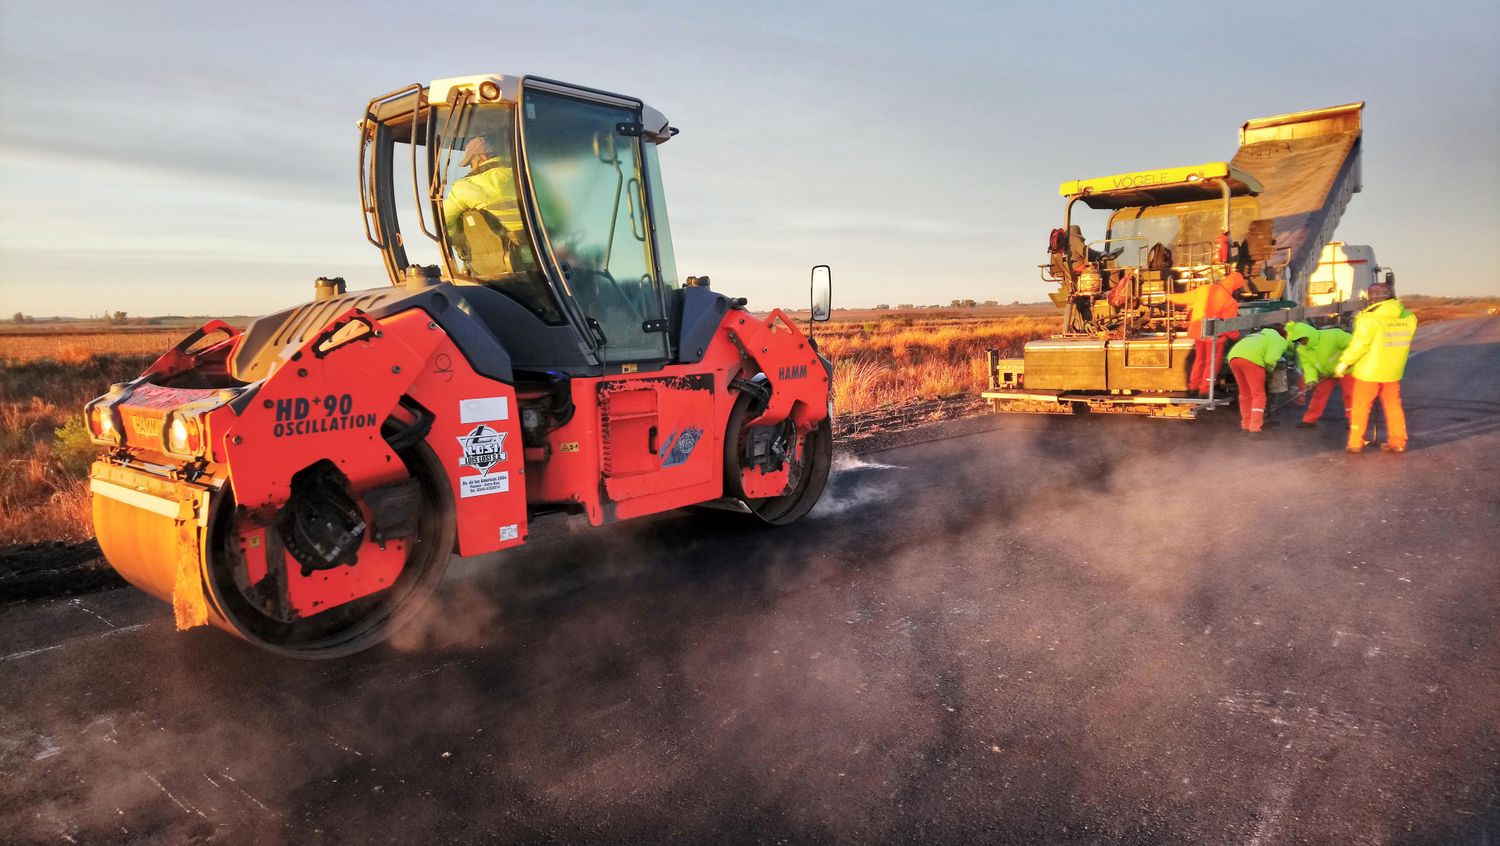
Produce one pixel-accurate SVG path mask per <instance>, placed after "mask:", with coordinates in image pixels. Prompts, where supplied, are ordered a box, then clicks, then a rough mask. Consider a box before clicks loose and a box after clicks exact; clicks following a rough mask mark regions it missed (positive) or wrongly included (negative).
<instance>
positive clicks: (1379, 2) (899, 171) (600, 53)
mask: <svg viewBox="0 0 1500 846" xmlns="http://www.w3.org/2000/svg"><path fill="white" fill-rule="evenodd" d="M482 73H506V74H537V75H542V76H549V77H554V78H558V79H564V80H567V81H570V82H575V83H579V84H583V85H589V86H593V87H599V88H607V89H610V90H614V91H620V92H624V93H628V94H632V95H634V96H637V97H640V98H642V99H644V100H646V101H647V102H649V103H651V104H652V105H654V106H656V107H657V108H658V109H660V110H661V111H663V112H664V113H665V114H667V116H668V117H669V118H670V119H671V120H672V122H673V124H674V125H676V126H678V127H680V128H681V130H682V133H681V134H680V135H679V136H678V137H677V138H675V139H673V140H672V141H671V142H669V143H667V144H666V145H665V146H663V147H662V149H661V159H662V167H663V171H664V174H665V179H666V195H667V201H668V204H669V206H670V209H671V212H670V214H671V221H672V230H673V236H674V239H675V248H676V254H677V265H678V268H679V270H680V271H681V272H682V274H683V275H689V274H693V275H708V276H710V277H711V278H712V279H713V280H714V281H713V285H714V288H715V289H716V290H719V291H721V292H723V293H726V294H732V295H736V296H744V297H747V298H749V300H750V304H751V306H752V307H762V308H764V307H770V306H785V305H794V304H798V303H804V302H805V301H806V290H807V279H808V269H809V268H810V267H811V266H812V265H814V264H819V263H827V264H830V265H832V266H833V273H834V285H835V305H836V306H841V307H861V306H870V305H874V304H877V303H891V304H898V303H907V302H912V303H918V304H921V303H939V302H940V303H946V302H948V301H949V300H951V299H955V298H972V299H977V300H991V299H993V300H999V301H1001V302H1010V301H1013V300H1020V301H1023V302H1034V301H1039V300H1042V299H1044V298H1045V295H1046V293H1047V291H1048V290H1049V289H1050V287H1051V286H1049V285H1047V284H1046V283H1044V282H1042V281H1041V280H1040V278H1039V276H1038V270H1037V265H1039V264H1040V263H1042V261H1043V260H1044V259H1045V240H1046V235H1047V232H1048V231H1049V230H1050V229H1051V228H1053V227H1055V226H1058V225H1060V224H1061V219H1062V212H1063V201H1062V199H1061V198H1060V197H1059V196H1058V193H1057V188H1058V184H1059V183H1061V182H1062V181H1064V180H1067V179H1075V178H1080V177H1093V176H1101V175H1105V174H1110V173H1119V172H1124V171H1134V170H1144V169H1150V168H1155V167H1163V166H1172V165H1180V164H1195V163H1198V162H1203V161H1214V160H1227V159H1229V158H1230V157H1231V156H1232V155H1233V154H1234V150H1235V147H1236V133H1237V131H1238V129H1239V126H1240V124H1241V123H1243V122H1244V121H1245V120H1246V119H1248V118H1252V117H1260V116H1265V115H1272V114H1279V113H1284V112H1289V111H1295V110H1300V109H1306V108H1315V107H1321V106H1330V105H1336V104H1341V103H1347V102H1352V101H1356V100H1364V101H1366V103H1367V105H1366V109H1365V136H1364V142H1363V143H1364V162H1363V174H1364V191H1363V193H1361V194H1358V195H1356V196H1355V197H1354V199H1353V201H1352V202H1351V204H1350V207H1349V210H1348V212H1347V213H1346V214H1345V216H1344V219H1343V222H1342V224H1341V225H1340V227H1339V231H1338V236H1339V237H1340V238H1342V239H1343V240H1345V241H1348V242H1350V243H1360V244H1370V245H1373V246H1374V248H1375V253H1376V257H1377V259H1378V260H1379V261H1380V263H1381V264H1384V265H1389V266H1391V267H1393V268H1395V270H1396V274H1397V279H1398V289H1399V290H1400V291H1402V292H1406V293H1426V294H1441V295H1471V296H1472V295H1500V279H1497V276H1496V274H1495V273H1494V272H1493V271H1492V270H1489V269H1487V268H1489V267H1490V266H1491V265H1492V264H1493V260H1492V258H1491V257H1490V255H1489V253H1490V252H1491V251H1492V249H1493V247H1492V245H1493V244H1494V243H1495V241H1496V234H1495V233H1496V232H1497V231H1500V192H1497V189H1500V4H1496V3H1494V2H1493V0H1489V2H1474V3H1471V2H1454V3H1444V4H1440V5H1429V4H1417V3H1411V2H1384V1H1383V0H1374V2H1347V3H1337V2H1316V0H1301V2H1279V0H1263V1H1262V2H1255V3H1243V4H1239V5H1237V6H1227V5H1225V6H1216V5H1215V4H1204V3H1194V2H1186V3H1149V2H1141V3H1132V4H1122V3H1118V2H1116V3H1102V2H1098V3H1096V2H1083V3H1074V4H1067V5H1063V4H1043V3H1028V4H1021V3H1006V2H997V0H989V2H943V1H942V0H930V1H929V2H922V3H911V4H900V5H899V7H898V6H897V5H896V4H878V3H869V4H859V3H844V2H826V3H807V2H779V0H772V1H771V2H756V3H744V4H730V3H722V2H720V3H715V2H706V3H705V2H674V1H664V0H638V2H633V3H628V4H626V3H592V2H572V0H547V2H541V3H530V2H518V3H507V4H501V3H494V2H491V3H470V2H449V3H441V4H429V3H400V4H389V3H381V2H373V0H372V1H371V2H362V3H348V4H342V3H309V2H299V3H279V2H257V3H212V2H197V3H188V2H180V3H171V4H167V3H159V2H149V0H135V2H130V3H120V2H109V3H80V2H68V0H3V2H0V316H6V317H8V316H9V315H10V314H11V313H13V312H16V311H21V312H25V313H28V314H34V315H53V314H65V315H73V316H88V315H94V314H102V313H104V312H106V311H116V310H123V311H127V312H129V313H130V314H132V315H148V314H168V313H172V314H259V313H264V312H268V311H272V310H276V309H278V308H282V307H285V306H288V305H291V304H295V303H296V302H300V301H302V300H305V299H308V298H310V297H311V295H312V283H313V279H314V278H315V277H317V276H323V275H327V276H334V275H337V276H343V277H345V278H346V279H348V280H349V283H350V287H351V288H364V287H374V286H377V285H382V284H386V280H385V273H384V270H383V269H382V266H381V264H380V260H379V256H378V254H377V253H376V251H375V249H374V248H373V247H370V246H369V245H368V244H367V243H366V241H365V239H364V233H363V229H362V227H361V224H360V220H359V211H358V196H357V183H356V180H355V155H356V141H357V133H356V130H355V121H356V120H357V119H358V117H359V115H360V112H361V109H362V108H363V107H364V104H365V102H366V101H367V100H369V99H370V98H371V97H372V96H374V95H376V94H380V93H384V92H386V91H389V90H392V89H395V88H398V87H401V86H403V85H406V84H408V83H411V82H417V81H421V82H429V81H431V80H433V79H441V78H444V77H451V76H462V75H471V74H482ZM1087 222H1088V221H1087V220H1085V223H1086V224H1087ZM1101 223H1102V221H1101Z"/></svg>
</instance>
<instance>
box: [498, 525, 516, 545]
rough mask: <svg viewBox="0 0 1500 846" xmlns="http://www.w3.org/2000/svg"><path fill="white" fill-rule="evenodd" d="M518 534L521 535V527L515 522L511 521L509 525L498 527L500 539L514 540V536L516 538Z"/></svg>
mask: <svg viewBox="0 0 1500 846" xmlns="http://www.w3.org/2000/svg"><path fill="white" fill-rule="evenodd" d="M520 536H521V529H520V527H519V526H517V525H516V524H515V523H511V524H510V525H509V526H501V527H500V540H503V541H508V540H515V539H516V538H518V537H520Z"/></svg>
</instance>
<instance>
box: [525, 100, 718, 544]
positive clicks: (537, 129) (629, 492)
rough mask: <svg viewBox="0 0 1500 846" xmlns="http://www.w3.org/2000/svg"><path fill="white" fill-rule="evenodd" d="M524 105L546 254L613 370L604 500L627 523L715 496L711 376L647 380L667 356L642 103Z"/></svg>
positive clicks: (605, 406) (606, 392) (602, 397)
mask: <svg viewBox="0 0 1500 846" xmlns="http://www.w3.org/2000/svg"><path fill="white" fill-rule="evenodd" d="M533 86H535V84H533ZM522 110H523V121H524V143H525V149H526V156H527V168H528V172H529V175H530V181H531V187H532V191H533V192H534V195H535V199H536V210H537V215H538V217H539V218H540V219H541V229H542V231H543V233H544V241H545V243H546V249H547V251H548V253H549V255H550V258H551V260H552V261H553V262H555V267H556V269H557V271H558V274H559V275H560V277H561V278H562V280H563V284H564V288H565V289H566V291H567V294H568V296H569V298H570V299H571V301H572V303H573V306H574V307H575V308H576V310H577V313H578V314H579V315H580V316H581V319H582V320H583V321H584V326H585V329H586V331H587V333H588V334H589V336H590V337H591V338H592V339H593V341H594V343H595V344H596V346H597V349H598V352H599V356H600V358H601V360H602V363H603V365H604V375H603V376H602V377H601V379H600V380H599V382H598V383H597V385H596V390H597V391H598V396H597V397H596V399H597V405H596V407H597V414H598V420H597V423H598V432H599V449H600V456H599V459H600V468H601V471H602V476H603V484H604V494H605V495H606V497H607V498H608V499H609V500H611V501H613V502H614V503H616V505H617V508H616V514H617V516H621V517H624V516H631V515H632V514H636V513H650V512H653V511H658V510H663V509H665V508H675V507H678V506H679V505H686V504H689V503H692V502H699V501H702V500H704V499H711V498H714V497H716V496H717V495H718V488H719V486H720V476H721V475H722V470H721V468H720V463H721V462H720V461H719V460H718V456H719V453H720V448H719V446H717V444H719V442H720V440H721V435H720V434H719V433H716V432H712V431H711V430H712V429H713V425H712V421H713V420H714V395H715V392H714V385H713V377H712V376H711V375H707V374H705V375H702V376H687V377H682V376H673V377H656V376H651V375H650V374H651V373H652V372H653V371H657V370H660V369H661V368H662V367H663V366H664V365H665V364H666V363H667V361H668V358H669V355H670V350H669V348H668V338H669V333H668V331H667V329H668V324H667V320H666V313H665V310H664V300H665V297H664V282H663V279H662V271H661V270H660V265H661V261H660V258H661V257H660V256H658V255H657V254H656V251H655V249H654V245H655V241H656V235H657V233H656V232H655V229H654V227H653V222H652V216H651V212H650V209H651V204H650V199H652V198H653V195H654V194H655V193H657V192H650V193H648V191H647V188H646V182H647V174H646V172H645V166H644V162H645V154H644V152H643V149H642V144H643V139H642V137H641V131H640V104H639V103H634V102H632V101H626V100H623V99H619V98H612V97H609V96H608V95H600V94H597V93H596V92H576V93H575V92H566V91H563V90H553V89H551V88H548V87H528V88H527V89H526V90H525V91H524V93H523V98H522ZM668 237H670V236H668ZM668 263H669V264H670V259H668ZM668 272H672V273H675V270H669V271H668ZM706 441H707V442H708V443H705V442H706Z"/></svg>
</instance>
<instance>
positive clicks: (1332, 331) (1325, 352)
mask: <svg viewBox="0 0 1500 846" xmlns="http://www.w3.org/2000/svg"><path fill="white" fill-rule="evenodd" d="M1286 337H1287V340H1288V341H1290V342H1291V344H1292V349H1294V350H1296V351H1297V364H1298V365H1299V367H1300V369H1301V371H1302V386H1301V387H1300V388H1299V389H1298V390H1299V392H1300V393H1301V394H1302V395H1305V394H1306V393H1307V389H1308V388H1312V399H1311V401H1309V402H1308V403H1307V411H1306V413H1304V414H1303V415H1302V422H1301V423H1298V424H1297V426H1298V427H1299V428H1302V429H1311V428H1312V427H1314V426H1316V425H1318V420H1320V419H1321V418H1322V417H1323V410H1324V409H1325V408H1327V407H1328V400H1329V398H1330V397H1332V396H1333V386H1334V385H1341V386H1342V390H1343V399H1344V416H1345V417H1348V416H1349V409H1350V408H1351V407H1353V399H1352V397H1353V392H1354V377H1353V376H1345V377H1343V378H1342V379H1335V378H1334V376H1333V369H1334V368H1335V367H1337V366H1338V363H1339V356H1340V355H1342V354H1343V352H1344V349H1345V348H1346V347H1348V346H1349V341H1350V340H1351V339H1352V338H1353V337H1354V336H1353V335H1350V334H1349V333H1348V332H1345V331H1344V330H1342V329H1340V328H1338V327H1337V326H1330V327H1328V328H1326V329H1318V328H1316V327H1313V326H1309V325H1307V324H1306V323H1297V322H1288V323H1287V325H1286Z"/></svg>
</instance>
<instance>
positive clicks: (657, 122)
mask: <svg viewBox="0 0 1500 846" xmlns="http://www.w3.org/2000/svg"><path fill="white" fill-rule="evenodd" d="M523 81H524V82H525V84H526V85H527V86H530V87H535V88H547V89H551V90H555V91H564V92H567V91H571V92H573V93H580V92H581V93H586V94H588V95H590V96H593V97H597V98H599V99H602V100H613V101H616V102H618V103H619V104H620V105H623V106H628V107H631V108H638V109H640V110H641V128H642V129H643V130H644V132H645V135H646V137H647V138H649V139H650V140H652V141H655V142H656V143H658V144H660V143H662V142H664V141H666V140H667V139H668V138H671V137H672V135H673V134H674V133H673V132H672V129H671V127H670V125H669V123H668V121H667V116H666V115H664V114H662V113H661V112H659V111H657V110H656V109H654V108H652V107H651V106H649V105H647V104H646V103H645V101H643V100H640V99H638V98H636V97H628V96H626V95H624V94H615V93H613V92H609V91H601V90H600V89H597V88H590V87H588V86H586V85H573V84H571V83H566V82H559V81H557V80H555V79H547V78H545V77H540V76H511V75H509V74H480V75H478V76H453V77H448V78H447V79H435V80H433V81H432V84H431V85H429V86H428V87H427V102H429V103H444V102H447V101H448V98H449V97H451V96H452V95H453V94H454V92H456V91H468V92H470V93H471V94H473V95H474V96H475V97H476V99H478V98H479V97H480V86H481V85H483V84H484V83H486V82H492V83H494V84H495V87H496V90H498V92H499V95H500V96H499V99H500V100H503V101H505V102H507V103H514V102H516V101H517V100H518V99H520V96H521V83H522V82H523Z"/></svg>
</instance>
